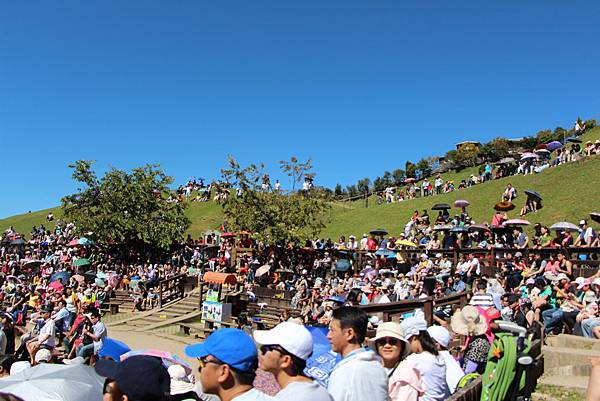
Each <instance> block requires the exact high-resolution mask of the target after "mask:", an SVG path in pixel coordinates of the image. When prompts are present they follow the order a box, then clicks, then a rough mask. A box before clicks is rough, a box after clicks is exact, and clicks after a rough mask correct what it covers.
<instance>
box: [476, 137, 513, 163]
mask: <svg viewBox="0 0 600 401" xmlns="http://www.w3.org/2000/svg"><path fill="white" fill-rule="evenodd" d="M480 151H481V153H482V154H483V156H484V157H485V158H486V159H489V160H492V161H498V160H500V159H502V158H503V157H506V156H508V155H509V154H510V144H509V142H508V141H507V140H506V139H504V138H495V139H493V140H491V141H490V142H488V143H486V144H485V145H483V146H482V147H481V149H480Z"/></svg>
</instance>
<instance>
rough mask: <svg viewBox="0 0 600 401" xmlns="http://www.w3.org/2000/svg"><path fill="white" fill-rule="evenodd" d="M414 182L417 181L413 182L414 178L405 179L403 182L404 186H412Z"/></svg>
mask: <svg viewBox="0 0 600 401" xmlns="http://www.w3.org/2000/svg"><path fill="white" fill-rule="evenodd" d="M416 181H417V180H415V179H414V178H412V177H409V178H407V179H406V180H404V182H405V183H406V184H412V183H413V182H416Z"/></svg>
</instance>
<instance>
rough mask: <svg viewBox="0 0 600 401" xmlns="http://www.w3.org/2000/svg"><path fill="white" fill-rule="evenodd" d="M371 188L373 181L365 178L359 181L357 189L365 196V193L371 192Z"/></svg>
mask: <svg viewBox="0 0 600 401" xmlns="http://www.w3.org/2000/svg"><path fill="white" fill-rule="evenodd" d="M370 186H371V180H370V179H368V178H363V179H362V180H358V183H356V189H357V190H358V192H359V193H361V194H364V193H365V192H369V187H370Z"/></svg>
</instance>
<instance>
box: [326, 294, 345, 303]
mask: <svg viewBox="0 0 600 401" xmlns="http://www.w3.org/2000/svg"><path fill="white" fill-rule="evenodd" d="M327 300H328V301H333V302H339V303H341V304H343V303H344V302H346V297H343V296H341V295H332V296H330V297H329V298H327Z"/></svg>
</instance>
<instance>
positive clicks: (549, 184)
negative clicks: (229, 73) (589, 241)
mask: <svg viewBox="0 0 600 401" xmlns="http://www.w3.org/2000/svg"><path fill="white" fill-rule="evenodd" d="M599 138H600V127H597V128H595V129H593V130H590V131H589V132H587V133H586V134H585V135H584V136H583V137H582V138H581V139H582V140H583V142H584V145H585V142H586V141H588V140H592V141H593V140H596V139H599ZM476 171H477V167H473V168H469V169H465V170H462V171H460V172H448V173H446V174H444V179H446V180H454V181H455V182H458V181H460V179H462V178H467V177H468V176H469V175H470V174H472V173H475V172H476ZM509 182H510V183H512V184H513V185H514V186H516V187H517V189H518V190H519V197H518V198H517V200H516V201H515V204H516V205H517V209H515V210H514V211H512V212H510V213H509V216H510V217H516V216H517V215H518V213H519V209H520V208H521V207H522V206H523V204H524V203H525V200H526V196H525V194H524V193H523V191H524V190H526V189H534V190H536V191H538V192H539V193H540V194H541V195H542V196H543V197H544V202H543V204H544V208H543V209H542V210H540V211H539V212H538V213H536V214H535V215H528V216H527V218H528V219H530V221H532V222H538V221H539V222H542V223H543V224H548V225H550V224H552V223H554V222H557V221H561V220H567V221H571V222H573V223H577V221H578V220H579V219H581V218H587V217H588V213H589V212H592V211H600V157H593V158H589V159H587V160H584V161H580V162H577V163H571V164H567V165H562V166H559V167H557V168H552V169H547V170H546V171H544V172H543V173H541V174H537V175H533V176H526V177H524V176H516V177H515V176H513V177H507V178H503V179H500V180H494V181H492V182H489V183H485V184H481V185H477V186H474V187H472V188H468V189H465V190H461V191H455V192H453V193H450V194H445V195H439V196H434V197H429V198H420V199H414V200H410V201H404V202H400V203H394V204H390V205H381V206H377V205H376V203H375V198H373V197H372V198H371V199H370V200H369V208H365V207H364V201H362V200H358V201H354V202H344V203H334V204H333V208H332V211H331V216H330V217H331V221H330V224H329V226H328V227H327V228H326V229H325V230H324V231H323V233H322V235H323V236H324V237H331V238H332V239H337V237H339V236H340V235H346V236H348V235H349V234H354V235H361V234H363V233H366V232H368V231H369V230H371V229H374V228H378V227H383V228H386V229H387V230H389V231H390V232H391V233H393V234H397V233H399V232H400V231H401V230H402V229H403V227H404V224H405V223H406V222H407V221H408V218H409V217H410V215H411V214H412V212H413V211H414V210H419V211H421V210H422V209H428V210H429V209H430V208H431V206H432V205H433V204H434V203H442V202H444V203H450V204H451V203H452V202H454V201H455V200H456V199H467V200H468V201H469V202H471V206H470V207H469V213H470V215H471V216H472V217H473V218H474V219H475V221H476V222H485V221H489V220H490V219H491V216H492V213H493V210H492V206H493V205H494V203H495V202H497V201H499V200H500V196H501V194H502V192H503V191H504V188H505V187H506V184H508V183H509ZM49 211H52V212H53V213H54V215H55V216H56V217H60V215H61V213H60V208H51V209H45V210H40V211H37V212H32V213H27V214H22V215H17V216H12V217H9V218H6V219H2V220H0V229H2V230H4V229H5V228H7V227H9V226H10V225H12V226H13V227H15V229H16V230H17V231H20V232H25V233H27V232H29V231H30V230H31V227H32V226H33V225H40V224H42V223H45V219H46V215H47V214H48V212H49ZM187 214H188V216H189V217H190V219H191V220H192V226H191V227H190V229H189V232H190V233H191V234H192V235H193V236H198V235H199V234H201V233H203V232H204V231H206V230H211V229H215V228H217V227H219V226H220V225H221V224H222V223H223V218H224V217H223V213H222V211H221V206H219V205H217V204H215V203H213V202H207V203H192V204H191V205H190V207H189V208H188V209H187ZM430 216H431V217H432V218H433V219H435V216H436V214H435V213H432V212H430Z"/></svg>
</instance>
